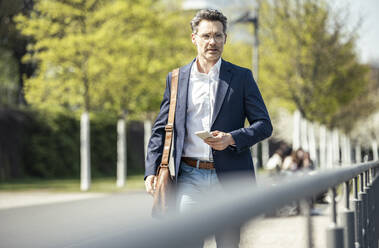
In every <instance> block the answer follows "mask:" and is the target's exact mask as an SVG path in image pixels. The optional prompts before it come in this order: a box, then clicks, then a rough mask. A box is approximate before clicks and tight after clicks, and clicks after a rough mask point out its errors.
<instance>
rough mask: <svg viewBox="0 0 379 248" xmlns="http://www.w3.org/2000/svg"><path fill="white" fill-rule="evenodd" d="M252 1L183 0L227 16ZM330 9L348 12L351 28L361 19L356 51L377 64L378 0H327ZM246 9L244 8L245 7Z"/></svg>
mask: <svg viewBox="0 0 379 248" xmlns="http://www.w3.org/2000/svg"><path fill="white" fill-rule="evenodd" d="M251 3H254V0H187V1H184V3H183V7H184V8H192V7H194V6H195V7H197V8H205V7H213V8H220V9H221V10H222V11H223V12H224V13H225V14H226V15H227V17H228V19H233V17H231V18H230V15H232V13H238V12H240V11H241V10H243V8H241V6H244V5H245V6H246V4H251ZM328 3H329V4H331V7H332V10H334V11H336V13H338V12H341V10H342V11H344V12H346V13H349V15H347V16H346V19H345V20H346V25H347V26H348V28H350V29H353V28H355V27H356V24H357V22H358V21H359V20H360V19H361V21H362V22H361V25H360V27H359V29H358V35H359V38H358V40H357V43H356V51H357V54H358V57H359V58H360V61H361V62H364V63H371V62H375V63H377V64H379V0H334V1H328ZM245 10H246V9H245Z"/></svg>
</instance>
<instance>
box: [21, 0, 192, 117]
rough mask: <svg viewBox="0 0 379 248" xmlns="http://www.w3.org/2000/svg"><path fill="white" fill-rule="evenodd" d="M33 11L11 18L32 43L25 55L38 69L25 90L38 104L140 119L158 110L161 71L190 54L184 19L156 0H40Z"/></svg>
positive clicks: (162, 81)
mask: <svg viewBox="0 0 379 248" xmlns="http://www.w3.org/2000/svg"><path fill="white" fill-rule="evenodd" d="M35 10H36V11H35V12H33V13H32V14H31V16H30V17H26V16H18V17H17V18H16V20H17V23H18V28H19V29H20V30H21V31H22V33H23V34H25V35H28V36H31V37H33V38H34V39H35V40H36V42H35V44H34V45H33V46H30V47H29V52H30V55H29V56H26V57H25V60H26V61H31V60H33V61H36V62H37V63H38V65H39V69H38V71H37V73H36V74H35V76H34V77H32V78H30V79H28V80H27V82H26V88H25V92H26V98H27V100H28V102H29V103H31V104H33V105H34V106H36V107H39V108H48V109H66V110H73V111H80V112H81V111H82V110H91V111H111V112H114V113H121V112H122V111H123V110H128V112H129V114H130V117H131V118H141V117H143V116H144V115H145V114H147V113H149V112H152V111H153V112H155V111H157V109H158V108H159V102H160V100H161V96H162V93H163V90H164V87H165V78H166V77H165V76H166V74H167V72H169V71H171V70H172V69H174V68H175V67H177V66H179V65H182V64H183V63H185V62H187V61H190V59H191V58H192V56H194V54H193V48H192V46H191V43H190V39H189V37H190V36H189V34H190V28H189V25H188V20H189V19H190V17H188V16H187V14H184V15H179V13H177V12H175V11H176V10H172V11H171V12H167V11H166V10H165V9H163V6H161V5H160V4H159V3H156V2H155V1H151V0H147V1H122V0H114V1H88V0H87V1H85V0H82V1H79V0H78V1H60V0H54V1H42V0H41V1H37V2H36V6H35ZM178 26H183V27H188V30H183V29H178V28H177V27H178Z"/></svg>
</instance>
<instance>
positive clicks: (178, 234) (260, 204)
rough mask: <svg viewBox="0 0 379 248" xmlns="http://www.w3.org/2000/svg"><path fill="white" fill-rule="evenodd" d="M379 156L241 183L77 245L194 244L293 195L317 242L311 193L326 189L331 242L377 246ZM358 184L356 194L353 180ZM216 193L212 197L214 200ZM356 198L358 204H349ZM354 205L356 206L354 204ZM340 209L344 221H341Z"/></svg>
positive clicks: (337, 247) (345, 247)
mask: <svg viewBox="0 0 379 248" xmlns="http://www.w3.org/2000/svg"><path fill="white" fill-rule="evenodd" d="M378 175H379V161H374V162H368V163H362V164H356V165H353V166H348V167H341V168H338V169H333V170H328V171H320V172H316V173H314V174H313V175H307V176H301V177H297V178H291V180H290V181H289V180H288V181H283V182H280V183H279V184H277V186H274V187H264V186H258V187H253V188H251V187H246V185H243V184H236V185H234V186H233V188H234V187H237V188H238V190H235V188H234V190H233V189H231V191H229V190H226V192H233V193H230V194H227V197H225V194H222V195H223V196H221V195H220V196H218V197H215V196H213V195H212V197H211V198H210V197H208V200H205V201H204V204H202V205H201V206H202V207H201V209H195V210H194V211H192V212H190V213H188V214H185V215H184V214H182V215H176V216H171V217H168V218H166V219H163V220H152V219H146V220H140V221H139V222H138V223H129V225H128V226H127V227H126V228H125V230H120V232H118V233H111V234H107V235H103V236H102V237H99V238H94V239H92V240H90V241H87V242H83V243H81V244H77V245H76V246H73V247H132V248H138V247H149V248H150V247H191V244H192V243H193V242H194V241H196V240H200V239H204V238H206V237H207V236H209V235H212V234H213V233H216V232H219V231H222V230H224V229H225V228H228V227H232V226H236V225H241V224H243V223H245V222H247V221H249V220H251V219H254V218H256V217H258V216H261V215H263V214H265V213H269V212H271V211H274V210H275V209H278V208H280V207H282V206H284V205H286V204H290V203H292V202H294V201H301V202H302V203H303V204H302V205H303V206H306V207H305V209H306V210H307V211H305V213H306V218H307V220H308V221H307V224H306V226H305V227H304V228H306V229H307V233H308V238H307V244H306V247H312V243H313V242H312V229H311V222H310V221H311V215H310V211H309V210H310V204H311V203H310V202H311V199H312V198H313V197H314V196H316V195H318V194H320V193H323V192H325V191H327V190H329V192H330V194H331V225H330V226H329V227H328V229H327V235H326V239H327V240H326V244H327V247H328V248H352V247H355V248H358V247H359V248H378V238H379V216H378V214H379V197H378V192H379V179H378V178H379V177H378ZM351 184H352V185H353V186H354V189H353V192H354V193H353V198H352V199H351V197H350V188H349V186H350V185H351ZM339 185H344V186H345V190H344V192H345V193H344V194H345V199H346V200H345V203H344V205H345V206H344V207H345V208H344V210H343V211H342V212H341V213H339V212H338V209H337V207H336V200H335V198H336V187H338V186H339ZM209 199H211V200H209ZM351 200H352V203H353V204H350V202H351ZM352 206H354V210H353V209H352ZM337 214H340V215H341V216H340V217H341V222H340V223H337Z"/></svg>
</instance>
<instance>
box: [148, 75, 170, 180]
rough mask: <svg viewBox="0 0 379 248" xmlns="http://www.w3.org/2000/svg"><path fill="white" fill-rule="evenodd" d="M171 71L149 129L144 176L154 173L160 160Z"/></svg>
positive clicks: (168, 102) (166, 118) (168, 101)
mask: <svg viewBox="0 0 379 248" xmlns="http://www.w3.org/2000/svg"><path fill="white" fill-rule="evenodd" d="M170 85H171V72H170V73H169V74H168V75H167V78H166V89H165V91H164V94H163V100H162V103H161V106H160V111H159V114H158V116H157V119H156V120H155V123H154V125H153V128H152V130H151V137H150V140H149V144H148V146H147V151H146V160H145V177H144V179H146V177H147V176H150V175H155V174H156V171H157V168H158V166H159V165H160V162H161V160H162V153H163V146H164V139H165V126H166V124H167V121H168V111H169V108H170V89H171V86H170Z"/></svg>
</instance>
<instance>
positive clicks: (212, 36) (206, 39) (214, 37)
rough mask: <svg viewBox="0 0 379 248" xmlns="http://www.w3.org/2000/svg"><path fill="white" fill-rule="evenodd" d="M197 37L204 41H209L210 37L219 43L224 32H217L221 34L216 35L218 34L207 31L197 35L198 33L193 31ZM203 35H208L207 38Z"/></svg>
mask: <svg viewBox="0 0 379 248" xmlns="http://www.w3.org/2000/svg"><path fill="white" fill-rule="evenodd" d="M194 34H195V35H196V36H197V37H199V38H200V39H201V40H202V41H204V42H209V41H211V39H213V40H214V41H215V42H216V43H220V42H222V41H224V40H225V37H226V35H225V34H224V33H218V34H220V35H221V36H220V37H217V35H218V34H214V35H210V34H209V33H205V34H202V35H199V34H198V33H194ZM204 35H209V37H208V38H205V37H204Z"/></svg>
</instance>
